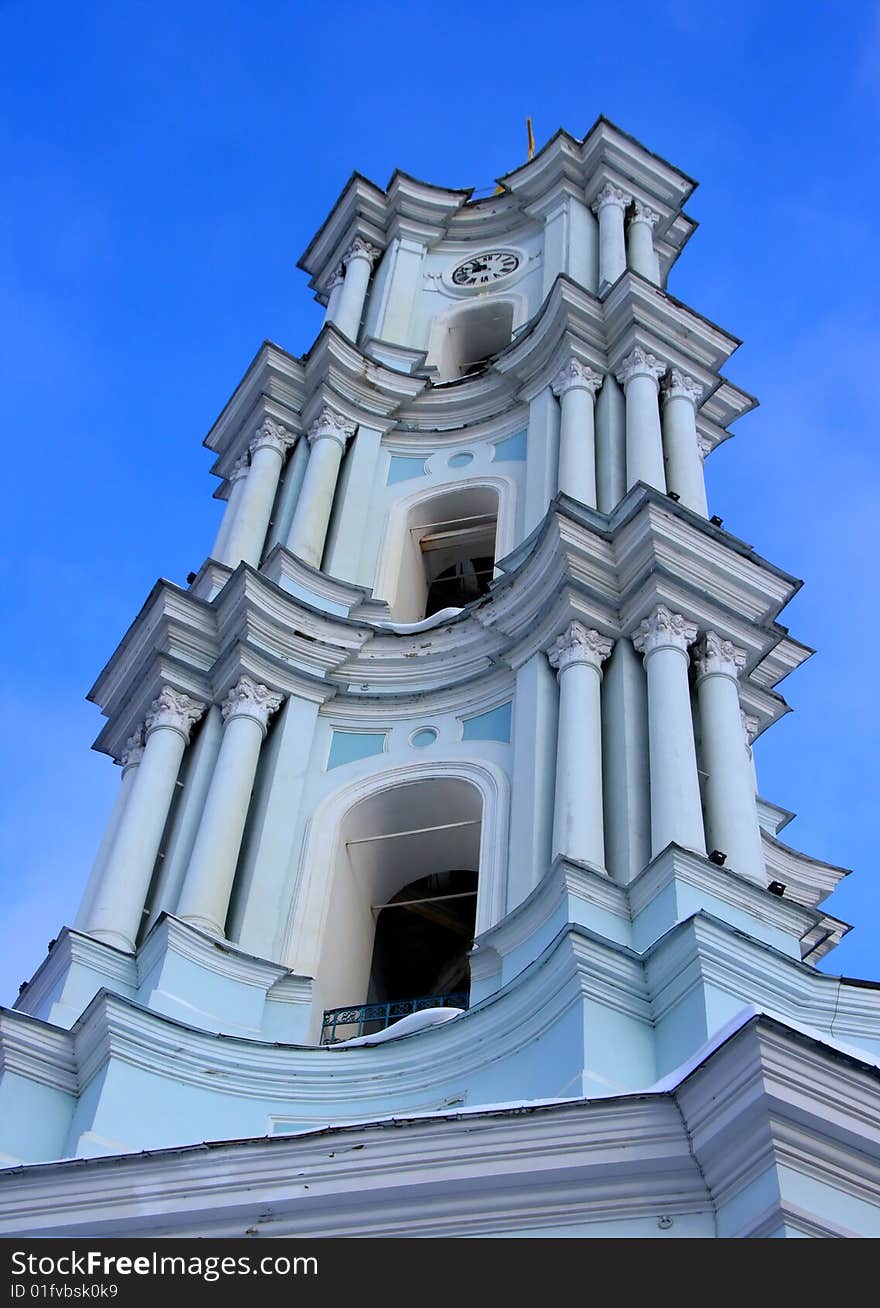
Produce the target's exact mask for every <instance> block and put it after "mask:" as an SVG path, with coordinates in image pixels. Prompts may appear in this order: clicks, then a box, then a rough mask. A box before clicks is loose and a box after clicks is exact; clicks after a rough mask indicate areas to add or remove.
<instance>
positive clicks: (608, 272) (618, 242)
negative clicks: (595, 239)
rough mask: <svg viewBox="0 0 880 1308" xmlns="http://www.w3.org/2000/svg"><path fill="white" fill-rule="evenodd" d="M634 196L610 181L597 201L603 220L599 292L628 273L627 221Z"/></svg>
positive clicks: (596, 205)
mask: <svg viewBox="0 0 880 1308" xmlns="http://www.w3.org/2000/svg"><path fill="white" fill-rule="evenodd" d="M631 200H632V196H631V195H627V193H626V191H621V190H620V189H619V188H618V187H616V186H612V184H611V182H606V183H605V185H604V186H603V187H602V190H601V191H600V192H599V194H598V195H597V196H596V199H595V200H594V201H593V213H594V214H596V215H597V216H598V219H599V290H600V291H601V290H602V289H603V287H604V286H611V285H612V283H614V282H616V281H617V279H618V277H619V276H620V274H621V273H622V272H625V271H626V237H625V233H624V225H623V218H624V214H625V212H626V208H627V205H628V204H629V203H630V202H631Z"/></svg>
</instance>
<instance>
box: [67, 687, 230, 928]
mask: <svg viewBox="0 0 880 1308" xmlns="http://www.w3.org/2000/svg"><path fill="white" fill-rule="evenodd" d="M204 710H205V706H204V704H199V703H196V701H195V700H192V699H190V698H189V696H188V695H182V694H181V693H180V692H179V691H176V690H173V689H172V688H171V687H170V686H163V688H162V691H161V694H160V695H159V698H158V699H155V700H154V701H153V705H152V709H151V712H150V713H149V714H148V716H147V719H146V722H145V723H144V728H145V732H146V745H145V746H144V753H143V758H142V759H141V763H140V766H139V767H138V769H137V773H136V776H135V781H134V784H133V785H132V789H131V793H130V795H129V797H128V800H127V802H126V805H125V812H124V813H123V815H122V818H121V820H120V823H119V829H118V831H117V833H116V839H115V840H114V842H113V848H112V850H111V851H110V856H109V858H108V860H107V866H106V869H105V872H104V876H103V878H102V881H101V885H100V886H99V887H98V890H97V892H96V894H95V901H94V904H93V905H92V909H91V912H90V913H89V919H88V927H87V930H88V932H89V934H90V935H93V936H95V937H97V939H98V940H104V941H106V943H107V944H109V945H115V946H116V948H117V949H125V950H128V951H131V952H133V951H134V949H135V945H136V942H137V937H138V930H139V928H140V924H141V919H142V916H143V911H144V901H145V900H146V897H147V891H148V890H149V888H150V880H151V878H152V875H153V867H154V865H155V862H156V855H157V854H158V852H159V844H160V842H161V840H162V832H163V831H164V829H165V823H166V822H167V820H168V811H169V809H170V807H171V800H172V799H173V797H174V787H175V785H176V782H177V774H178V772H179V771H180V760H181V758H182V757H183V751H184V749H185V748H186V745H187V743H188V741H189V733H190V729H191V728H192V725H193V723H194V722H196V721H198V719H199V718H200V717H201V715H202V713H203V712H204Z"/></svg>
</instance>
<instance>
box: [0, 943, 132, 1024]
mask: <svg viewBox="0 0 880 1308" xmlns="http://www.w3.org/2000/svg"><path fill="white" fill-rule="evenodd" d="M73 966H79V967H84V968H88V969H90V970H92V971H95V972H97V973H98V974H99V975H101V976H104V977H106V978H107V979H108V980H109V981H112V982H114V983H115V984H116V985H118V986H120V987H121V988H122V991H123V993H125V992H126V991H128V992H129V993H132V994H133V993H134V990H135V988H136V986H137V965H136V963H135V959H134V956H133V955H132V954H125V953H123V952H122V950H119V949H115V948H114V947H113V946H112V945H108V944H105V943H104V942H103V941H101V940H95V939H94V938H93V937H92V936H88V935H86V934H85V933H84V932H81V931H74V930H72V928H70V927H62V929H61V930H60V931H59V933H58V937H57V939H56V940H55V943H54V944H53V945H52V948H51V949H50V950H48V952H47V954H46V957H45V958H44V959H43V961H42V963H41V964H40V966H39V967H38V968H37V970H36V972H35V973H34V975H33V976H32V977H31V979H30V981H29V982H28V983H27V985H26V986H25V987H24V989H23V990H22V991H21V992H20V993H19V996H18V998H17V1000H16V1001H15V1009H16V1011H17V1012H20V1013H28V1014H31V1015H33V1014H35V1013H37V1012H39V1010H40V1009H41V1008H44V1007H46V1006H47V1005H48V1004H49V1003H51V1001H52V998H53V996H56V995H57V996H60V995H61V992H62V988H63V983H64V980H65V978H66V976H67V974H68V972H69V971H70V969H71V968H72V967H73Z"/></svg>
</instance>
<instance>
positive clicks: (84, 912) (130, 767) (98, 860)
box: [73, 727, 144, 931]
mask: <svg viewBox="0 0 880 1308" xmlns="http://www.w3.org/2000/svg"><path fill="white" fill-rule="evenodd" d="M143 756H144V730H143V727H138V729H137V731H135V732H134V734H133V735H131V736H129V738H128V740H127V741H126V742H125V748H124V750H123V751H122V757H121V758H120V760H119V761H120V763H121V764H122V777H121V780H120V783H119V790H118V791H117V794H116V802H115V804H114V805H113V811H112V812H111V814H110V820H109V822H108V823H107V826H106V828H105V830H104V836H103V839H102V840H101V843H100V845H99V846H98V852H97V854H96V855H95V861H94V863H93V864H92V870H91V872H90V873H89V880H88V884H87V885H86V888H85V893H84V894H83V897H82V902H81V903H80V906H79V911H78V912H77V915H76V918H75V919H74V923H73V926H74V930H76V931H85V930H86V929H87V926H88V921H89V916H90V914H91V911H92V904H93V903H94V902H95V895H96V894H97V892H98V887H99V886H100V884H101V881H102V880H103V877H104V869H105V868H106V866H107V860H108V859H109V857H110V851H111V850H112V848H113V841H114V840H115V839H116V832H117V831H118V830H119V824H120V822H121V821H122V815H123V813H124V812H125V806H126V804H127V803H128V797H129V795H130V794H131V789H132V786H133V785H134V777H135V772H136V771H137V768H138V766H139V764H140V761H141V759H142V758H143Z"/></svg>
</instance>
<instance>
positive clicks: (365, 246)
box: [342, 236, 382, 268]
mask: <svg viewBox="0 0 880 1308" xmlns="http://www.w3.org/2000/svg"><path fill="white" fill-rule="evenodd" d="M381 253H382V251H381V250H380V249H379V248H378V246H376V245H370V242H369V241H365V240H364V238H363V237H362V236H356V237H355V238H354V240H353V241H352V243H351V245H350V246H349V247H348V249H347V250H346V252H345V254H344V255H343V258H342V263H343V266H344V267H346V268H347V267H348V265H349V263H350V262H351V260H352V259H366V260H367V262H368V263H369V265H370V267H371V268H372V266H373V264H374V263H375V262H376V260H377V259H378V257H379V255H380V254H381Z"/></svg>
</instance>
